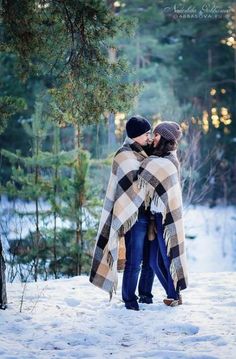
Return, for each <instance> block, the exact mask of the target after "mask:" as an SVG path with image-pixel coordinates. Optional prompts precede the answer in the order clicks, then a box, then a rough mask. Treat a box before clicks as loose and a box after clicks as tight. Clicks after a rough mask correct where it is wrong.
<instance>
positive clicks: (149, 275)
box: [138, 234, 154, 298]
mask: <svg viewBox="0 0 236 359" xmlns="http://www.w3.org/2000/svg"><path fill="white" fill-rule="evenodd" d="M150 249H151V242H150V241H149V240H148V236H147V234H146V236H145V239H144V246H143V262H142V269H141V275H140V279H139V286H138V292H139V296H145V297H148V298H152V297H153V295H152V285H153V281H154V272H153V269H152V267H151V266H150Z"/></svg>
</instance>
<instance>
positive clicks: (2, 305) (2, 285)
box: [0, 238, 7, 309]
mask: <svg viewBox="0 0 236 359" xmlns="http://www.w3.org/2000/svg"><path fill="white" fill-rule="evenodd" d="M5 269H6V266H5V262H4V258H3V248H2V242H1V238H0V309H6V307H7V293H6V279H5Z"/></svg>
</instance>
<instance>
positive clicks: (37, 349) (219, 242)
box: [0, 206, 236, 359]
mask: <svg viewBox="0 0 236 359" xmlns="http://www.w3.org/2000/svg"><path fill="white" fill-rule="evenodd" d="M235 224H236V207H233V206H228V207H223V206H217V207H214V208H211V209H210V208H208V207H207V206H196V207H193V206H191V207H189V208H188V209H187V210H186V211H185V226H186V235H187V240H186V245H187V255H188V267H189V272H190V275H189V287H188V289H187V290H184V291H183V292H182V295H183V305H182V306H178V307H174V308H170V307H166V306H165V305H164V304H163V303H162V299H163V298H164V291H163V289H162V288H161V286H160V284H159V283H158V280H157V279H156V280H155V283H154V289H153V294H154V303H153V304H151V305H147V304H140V309H141V310H140V311H139V312H135V311H128V310H126V309H125V308H124V304H123V303H122V301H121V283H122V274H119V286H118V292H117V294H116V295H115V296H114V297H113V299H112V301H111V302H109V299H108V294H107V293H105V292H103V291H101V290H100V289H98V288H96V287H94V286H93V285H92V284H90V283H89V280H88V277H87V276H81V277H74V278H70V279H59V280H50V281H47V282H38V283H27V284H21V283H17V282H16V283H12V284H11V283H7V290H8V299H9V308H8V309H7V310H6V311H1V310H0V328H1V339H0V358H1V359H46V358H50V359H51V358H55V359H59V358H66V359H72V358H76V359H80V358H98V359H100V358H118V359H126V358H135V359H141V358H155V359H190V358H191V359H192V358H194V359H195V358H196V359H213V358H217V359H229V358H230V359H231V358H234V357H235V350H236V272H235V270H236V226H235ZM20 308H21V312H20Z"/></svg>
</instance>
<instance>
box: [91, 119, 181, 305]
mask: <svg viewBox="0 0 236 359" xmlns="http://www.w3.org/2000/svg"><path fill="white" fill-rule="evenodd" d="M126 132H127V137H126V140H125V142H124V144H123V146H122V147H121V148H120V149H119V150H118V151H117V153H116V154H115V156H114V159H113V164H112V171H111V175H110V179H109V183H108V188H107V193H106V197H105V200H104V205H103V210H102V215H101V220H100V224H99V229H98V235H97V242H96V246H95V251H94V256H93V262H92V268H91V274H90V281H91V283H93V284H94V285H96V286H98V287H99V288H101V289H103V290H105V291H107V292H109V293H110V297H112V293H113V292H114V291H115V290H116V288H117V263H118V259H119V258H118V253H119V244H120V243H122V240H121V238H122V237H125V247H126V261H125V268H124V275H123V283H122V299H123V301H124V303H125V307H126V308H127V309H131V310H139V304H138V297H137V296H136V294H135V292H136V288H137V285H138V294H139V303H147V304H151V303H152V297H153V296H152V293H151V291H152V285H153V279H154V273H155V274H156V275H157V277H158V279H159V280H160V282H161V284H162V286H163V287H164V289H165V292H166V295H167V297H166V298H165V299H164V301H163V302H164V303H165V304H166V305H169V306H176V305H179V304H182V298H181V296H180V291H181V290H183V289H185V288H186V286H187V274H186V259H185V249H184V229H183V219H182V194H181V188H180V181H179V162H178V159H177V156H176V148H177V143H178V140H179V139H180V137H181V129H180V127H179V125H178V124H177V123H175V122H162V123H160V124H158V125H157V126H156V127H155V128H154V131H153V134H154V139H153V144H152V146H150V145H149V144H150V142H151V138H150V136H151V125H150V123H149V122H148V121H147V120H146V119H145V118H143V117H140V116H135V117H131V118H130V119H129V120H128V122H127V124H126ZM140 271H141V274H140ZM139 275H140V276H139Z"/></svg>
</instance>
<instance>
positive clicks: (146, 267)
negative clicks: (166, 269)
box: [122, 214, 154, 304]
mask: <svg viewBox="0 0 236 359" xmlns="http://www.w3.org/2000/svg"><path fill="white" fill-rule="evenodd" d="M148 221H149V216H148V215H145V214H142V215H139V218H138V220H137V222H136V223H135V224H134V225H133V227H132V228H131V229H130V230H129V231H128V232H127V233H126V234H125V246H126V262H125V270H124V275H123V283H122V298H123V300H124V302H125V303H130V304H132V303H133V302H136V303H137V296H136V295H135V291H136V287H137V284H138V277H139V273H140V269H141V263H142V270H141V275H140V278H139V285H138V292H139V295H140V296H141V295H143V296H147V297H149V298H152V293H151V291H152V284H153V279H154V273H153V270H152V268H151V267H150V264H149V257H150V241H149V240H148V238H147V229H148Z"/></svg>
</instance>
